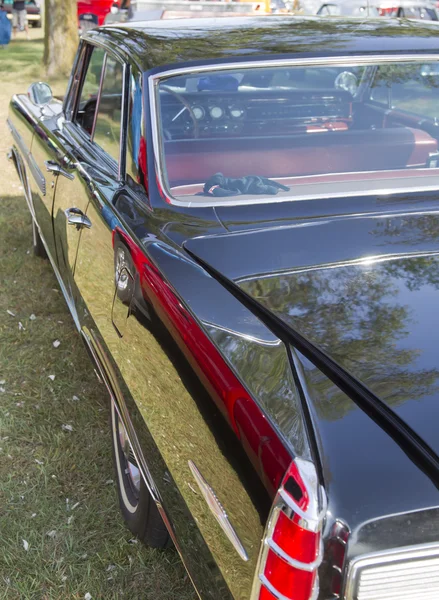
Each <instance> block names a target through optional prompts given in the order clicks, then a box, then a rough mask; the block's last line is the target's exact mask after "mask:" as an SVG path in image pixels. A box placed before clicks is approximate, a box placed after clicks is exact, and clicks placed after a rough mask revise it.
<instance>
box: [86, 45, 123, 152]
mask: <svg viewBox="0 0 439 600" xmlns="http://www.w3.org/2000/svg"><path fill="white" fill-rule="evenodd" d="M122 96H123V65H122V64H121V63H120V62H118V61H117V60H114V59H113V58H112V57H111V56H107V62H106V65H105V73H104V79H103V82H102V89H101V97H100V100H99V108H98V116H97V118H96V125H95V130H94V135H93V140H94V142H96V144H98V145H99V146H100V147H101V148H102V149H103V150H105V152H106V153H107V154H109V155H110V156H111V157H112V158H114V160H115V161H116V162H117V163H119V154H120V131H121V119H122Z"/></svg>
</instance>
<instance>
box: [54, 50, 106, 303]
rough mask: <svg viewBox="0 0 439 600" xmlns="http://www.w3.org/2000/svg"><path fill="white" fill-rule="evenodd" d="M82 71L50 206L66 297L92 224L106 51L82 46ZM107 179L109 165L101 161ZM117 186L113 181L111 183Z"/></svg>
mask: <svg viewBox="0 0 439 600" xmlns="http://www.w3.org/2000/svg"><path fill="white" fill-rule="evenodd" d="M83 52H84V54H85V56H84V61H83V62H82V65H81V68H82V72H80V73H77V74H76V75H75V76H76V79H77V80H78V81H80V91H79V93H78V97H77V100H76V102H75V106H74V107H73V110H72V118H71V119H67V120H66V121H65V123H64V124H63V131H62V133H63V139H65V140H66V149H65V153H66V156H68V159H67V160H65V161H64V163H65V164H64V167H63V170H62V172H61V173H60V175H59V179H58V183H57V188H56V194H55V200H54V206H53V228H54V237H55V246H56V255H57V262H58V269H59V272H60V275H61V277H62V279H63V281H64V285H65V287H66V290H67V292H68V293H69V296H70V299H71V300H73V299H74V297H75V286H74V279H73V273H74V270H75V262H76V254H77V249H78V245H79V241H80V238H81V234H82V231H83V229H84V228H89V227H91V226H92V224H91V222H90V221H89V220H88V218H87V217H86V212H87V206H88V203H89V202H90V198H91V197H93V194H94V193H95V183H94V182H95V180H96V179H98V178H97V177H96V176H95V170H96V169H95V165H96V164H98V163H99V162H100V158H101V157H100V156H99V155H97V154H96V147H95V145H94V143H93V134H94V130H93V127H94V124H95V115H96V110H97V105H98V100H99V93H100V85H101V80H102V74H103V71H104V69H105V65H106V53H105V51H104V50H102V49H101V48H97V47H93V46H88V45H87V46H86V47H85V48H84V49H83ZM103 165H104V168H103V172H105V169H107V170H108V172H109V173H110V178H111V164H110V165H107V164H106V162H104V163H103ZM115 185H116V186H117V182H116V183H115Z"/></svg>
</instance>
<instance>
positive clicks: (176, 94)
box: [160, 85, 200, 139]
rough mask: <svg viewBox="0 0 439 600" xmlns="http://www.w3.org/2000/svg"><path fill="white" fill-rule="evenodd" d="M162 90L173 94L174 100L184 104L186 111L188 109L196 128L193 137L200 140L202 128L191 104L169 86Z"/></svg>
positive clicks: (162, 87)
mask: <svg viewBox="0 0 439 600" xmlns="http://www.w3.org/2000/svg"><path fill="white" fill-rule="evenodd" d="M160 90H163V91H165V92H168V94H171V96H174V98H176V99H177V100H178V101H179V102H180V104H182V105H183V106H184V109H186V110H187V111H188V113H189V116H190V118H191V120H192V123H193V126H194V130H193V132H192V135H193V137H194V139H197V138H199V137H200V126H199V124H198V121H197V118H196V117H195V115H194V111H193V110H192V107H191V105H190V104H189V102H188V101H187V100H186V99H185V98H183V96H182V95H181V94H179V93H178V92H176V91H174V90H173V89H172V88H170V87H168V86H167V85H161V86H160ZM184 109H183V110H184ZM182 112H183V111H182ZM177 116H179V113H177ZM175 118H176V117H174V119H175Z"/></svg>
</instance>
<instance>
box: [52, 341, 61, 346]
mask: <svg viewBox="0 0 439 600" xmlns="http://www.w3.org/2000/svg"><path fill="white" fill-rule="evenodd" d="M59 346H61V342H60V341H59V340H55V341H54V342H53V347H54V348H59Z"/></svg>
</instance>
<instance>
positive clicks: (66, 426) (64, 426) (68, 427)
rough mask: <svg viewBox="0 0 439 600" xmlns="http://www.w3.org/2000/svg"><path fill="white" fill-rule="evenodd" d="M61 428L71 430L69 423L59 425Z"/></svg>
mask: <svg viewBox="0 0 439 600" xmlns="http://www.w3.org/2000/svg"><path fill="white" fill-rule="evenodd" d="M61 429H62V430H63V431H73V427H72V426H71V425H69V424H67V425H61Z"/></svg>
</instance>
